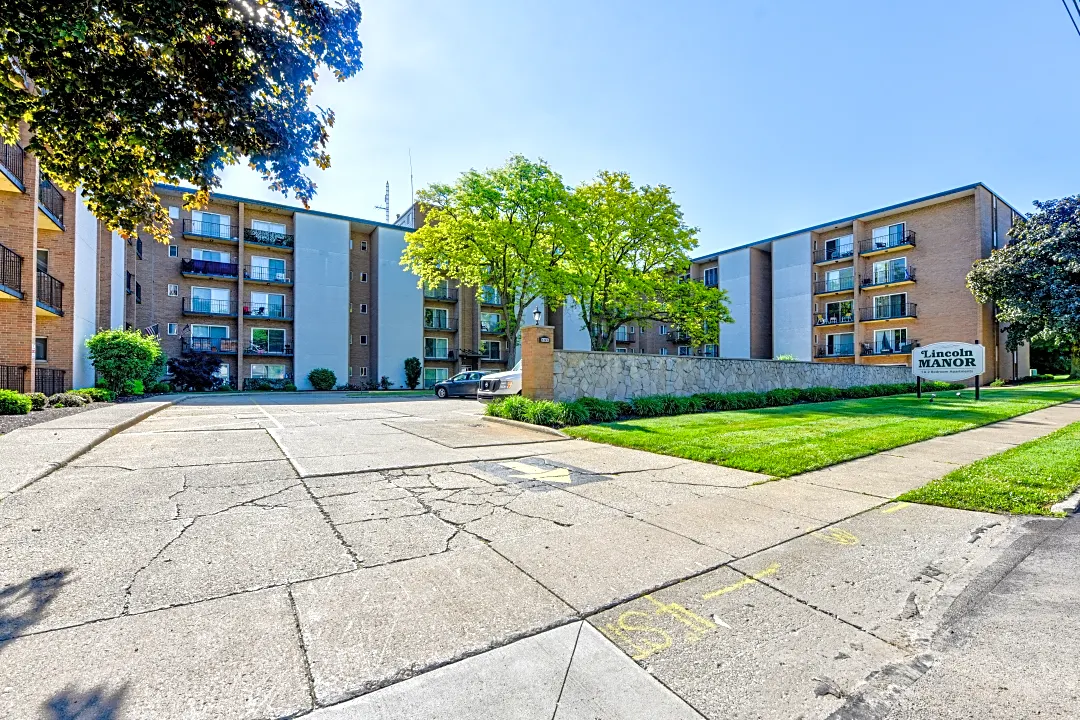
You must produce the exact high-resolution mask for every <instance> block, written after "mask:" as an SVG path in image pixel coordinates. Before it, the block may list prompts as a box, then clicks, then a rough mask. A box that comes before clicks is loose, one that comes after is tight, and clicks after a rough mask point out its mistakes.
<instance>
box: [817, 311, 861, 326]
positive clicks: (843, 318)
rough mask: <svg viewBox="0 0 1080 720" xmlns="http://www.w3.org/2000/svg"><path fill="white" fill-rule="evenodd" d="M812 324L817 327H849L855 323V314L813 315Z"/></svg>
mask: <svg viewBox="0 0 1080 720" xmlns="http://www.w3.org/2000/svg"><path fill="white" fill-rule="evenodd" d="M813 319H814V324H815V325H817V326H819V327H827V326H829V325H849V324H851V323H853V322H855V313H850V312H849V313H814V315H813Z"/></svg>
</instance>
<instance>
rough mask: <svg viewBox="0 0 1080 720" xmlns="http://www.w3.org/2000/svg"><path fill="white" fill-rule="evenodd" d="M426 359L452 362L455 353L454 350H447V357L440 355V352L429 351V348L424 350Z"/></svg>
mask: <svg viewBox="0 0 1080 720" xmlns="http://www.w3.org/2000/svg"><path fill="white" fill-rule="evenodd" d="M424 359H425V360H444V361H449V362H452V361H453V360H454V351H453V350H447V351H446V354H445V355H440V354H439V351H438V350H429V349H428V348H424Z"/></svg>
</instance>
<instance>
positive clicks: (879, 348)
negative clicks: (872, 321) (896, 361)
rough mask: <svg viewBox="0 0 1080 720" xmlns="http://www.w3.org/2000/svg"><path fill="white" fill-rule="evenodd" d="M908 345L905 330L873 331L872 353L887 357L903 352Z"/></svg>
mask: <svg viewBox="0 0 1080 720" xmlns="http://www.w3.org/2000/svg"><path fill="white" fill-rule="evenodd" d="M907 344H908V339H907V328H896V329H893V330H875V331H874V353H875V354H880V355H888V354H890V353H898V352H904V351H905V350H907V348H906V347H905V346H906V345H907Z"/></svg>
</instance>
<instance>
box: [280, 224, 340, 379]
mask: <svg viewBox="0 0 1080 720" xmlns="http://www.w3.org/2000/svg"><path fill="white" fill-rule="evenodd" d="M293 222H294V227H295V233H296V245H295V249H294V251H293V257H294V261H295V263H296V270H295V285H294V287H295V290H294V293H293V305H294V312H295V319H294V321H293V336H294V337H293V348H294V350H293V352H294V357H293V367H294V369H295V376H296V378H295V382H296V386H297V387H298V388H300V389H302V390H311V389H312V387H311V383H309V382H308V379H307V375H308V373H309V372H311V371H312V370H314V369H315V368H319V367H325V368H329V369H331V370H333V371H334V374H335V375H337V379H338V382H339V383H342V384H344V383H346V382H348V381H349V223H348V221H346V220H338V219H335V218H327V217H321V216H318V215H308V214H306V213H296V215H295V216H294V218H293Z"/></svg>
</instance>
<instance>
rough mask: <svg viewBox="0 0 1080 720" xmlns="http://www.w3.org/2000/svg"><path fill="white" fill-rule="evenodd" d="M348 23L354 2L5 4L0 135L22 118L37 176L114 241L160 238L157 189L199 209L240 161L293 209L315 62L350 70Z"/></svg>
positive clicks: (301, 187) (300, 195)
mask: <svg viewBox="0 0 1080 720" xmlns="http://www.w3.org/2000/svg"><path fill="white" fill-rule="evenodd" d="M359 23H360V7H359V6H358V5H357V3H356V1H355V0H340V2H338V3H337V5H336V6H331V5H330V4H329V3H327V2H324V1H323V0H154V1H153V2H149V1H147V0H87V1H86V2H78V3H71V2H42V1H41V0H5V2H3V3H2V4H0V63H2V65H3V68H2V72H0V135H2V138H3V140H4V141H5V142H8V143H11V142H14V141H15V140H16V138H17V136H18V125H19V123H20V122H24V123H26V124H27V126H28V128H29V130H30V132H31V134H32V139H31V141H30V145H29V149H30V150H31V151H32V152H33V153H34V154H35V155H36V156H37V157H38V158H39V160H40V162H41V169H42V171H43V172H44V173H46V174H47V175H49V177H50V178H51V179H53V180H54V181H56V182H57V183H58V184H59V185H61V186H63V187H66V188H68V189H74V188H75V187H76V186H81V188H82V190H83V192H84V194H85V200H86V202H87V204H88V206H89V207H90V210H91V211H92V212H94V214H95V215H97V216H98V217H99V218H101V219H102V220H104V221H105V222H106V223H107V224H108V225H109V226H110V227H111V228H112V229H114V230H118V231H120V232H123V233H125V234H132V233H134V232H136V231H137V230H138V229H139V228H140V227H146V229H147V230H148V231H149V232H151V234H153V235H155V236H156V237H157V238H158V239H164V238H165V236H166V235H167V233H168V228H169V218H168V214H167V212H166V211H165V210H164V208H162V207H161V204H160V202H159V200H158V197H157V194H156V192H155V191H154V184H155V183H159V182H164V183H172V184H190V185H193V186H194V187H195V188H197V189H198V191H199V192H198V193H196V195H195V196H194V197H192V198H190V199H189V203H191V204H193V205H195V204H201V203H202V202H204V201H205V199H206V195H207V193H208V191H209V190H210V189H212V188H214V187H217V186H218V185H219V179H218V174H219V172H220V171H221V169H222V168H224V167H225V166H227V165H231V164H235V163H237V162H239V161H240V160H241V158H247V159H248V162H249V163H250V165H251V167H252V168H253V169H255V170H256V171H258V172H259V173H261V174H262V176H263V178H264V180H266V181H267V182H268V183H269V185H270V187H271V188H273V189H274V190H276V191H280V192H282V193H283V194H285V195H289V194H290V193H291V194H292V195H293V196H294V197H295V198H297V199H298V200H300V201H301V202H303V203H304V204H305V205H306V204H307V202H308V201H309V200H310V198H311V197H312V196H313V195H314V192H315V184H314V183H313V182H312V181H311V179H310V178H309V177H308V176H307V175H306V174H305V168H306V167H307V166H308V165H310V164H314V165H316V166H318V167H321V168H325V167H327V166H328V165H329V156H328V155H327V153H326V144H327V140H328V135H327V131H328V128H330V127H332V126H333V123H334V115H333V113H332V112H331V111H330V110H328V109H324V108H319V107H311V106H309V96H310V95H311V92H312V90H313V89H314V84H315V81H316V79H317V73H316V70H317V68H318V66H319V65H320V64H325V65H326V66H328V67H329V68H330V71H331V72H332V73H333V75H334V76H335V77H336V78H337V79H338V80H345V79H346V78H349V77H351V76H352V75H354V74H355V73H356V72H357V71H359V70H360V68H361V62H360V50H361V44H360V41H359V39H358V34H357V33H358V26H359Z"/></svg>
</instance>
